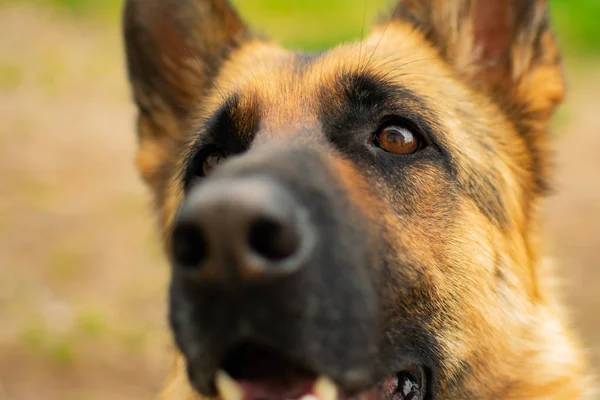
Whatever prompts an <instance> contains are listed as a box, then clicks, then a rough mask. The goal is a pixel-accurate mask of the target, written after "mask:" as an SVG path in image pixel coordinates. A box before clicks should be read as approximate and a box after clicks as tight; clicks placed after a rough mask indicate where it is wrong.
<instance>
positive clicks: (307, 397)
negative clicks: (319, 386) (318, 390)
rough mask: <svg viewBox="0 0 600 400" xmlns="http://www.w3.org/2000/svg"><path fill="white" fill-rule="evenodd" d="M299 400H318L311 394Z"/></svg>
mask: <svg viewBox="0 0 600 400" xmlns="http://www.w3.org/2000/svg"><path fill="white" fill-rule="evenodd" d="M300 400H319V399H318V398H317V397H315V396H314V395H312V394H307V395H304V396H302V397H300Z"/></svg>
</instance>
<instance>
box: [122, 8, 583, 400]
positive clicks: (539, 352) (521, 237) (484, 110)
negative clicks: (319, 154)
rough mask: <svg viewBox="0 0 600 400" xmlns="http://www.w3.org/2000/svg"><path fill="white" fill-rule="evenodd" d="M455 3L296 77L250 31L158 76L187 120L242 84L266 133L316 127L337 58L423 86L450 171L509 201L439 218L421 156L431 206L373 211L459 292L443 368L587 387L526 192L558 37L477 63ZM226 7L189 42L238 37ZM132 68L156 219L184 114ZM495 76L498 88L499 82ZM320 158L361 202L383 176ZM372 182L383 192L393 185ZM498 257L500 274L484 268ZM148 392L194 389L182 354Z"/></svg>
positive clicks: (287, 57) (369, 198)
mask: <svg viewBox="0 0 600 400" xmlns="http://www.w3.org/2000/svg"><path fill="white" fill-rule="evenodd" d="M216 3H218V4H221V2H216ZM459 3H461V2H459V1H445V0H437V1H435V0H432V1H427V2H419V1H405V2H404V5H403V6H402V7H404V8H403V9H402V10H404V14H403V15H401V16H398V18H397V19H396V20H394V21H393V22H391V23H390V24H383V25H380V26H378V27H376V28H375V29H374V31H373V33H372V35H371V36H370V37H368V38H367V39H365V40H364V41H363V42H362V43H359V44H350V45H345V46H341V47H338V48H335V49H333V50H331V51H330V52H328V53H326V54H325V55H323V56H322V57H321V58H319V59H318V60H316V61H315V63H314V64H312V65H310V66H309V67H307V68H308V69H307V71H306V72H305V74H304V75H303V76H302V79H301V80H299V79H296V77H295V76H294V75H293V74H292V73H291V71H290V70H291V68H290V66H291V65H292V63H293V60H294V57H295V55H294V54H293V53H290V52H287V51H285V50H283V49H281V48H279V47H277V46H275V45H273V44H270V43H266V42H263V41H258V40H253V39H248V40H246V41H244V42H243V43H242V44H241V46H239V47H237V48H236V49H235V50H233V51H232V53H231V54H230V55H229V56H228V58H227V60H223V63H222V65H221V66H220V68H219V70H218V74H216V75H215V77H214V86H212V87H209V86H207V84H206V82H199V81H198V80H197V79H196V77H197V76H199V75H200V76H201V75H202V72H199V71H196V70H195V69H197V68H198V65H194V63H193V61H192V60H191V59H189V57H187V56H185V57H183V56H182V55H181V54H165V55H163V57H167V58H169V59H170V61H168V62H167V61H166V62H165V63H166V65H187V69H186V71H189V74H187V75H186V74H180V75H174V76H173V77H172V78H167V79H171V80H172V81H174V83H175V84H176V86H177V87H181V88H188V89H189V90H190V92H189V93H186V92H185V91H183V90H182V91H179V92H177V93H178V94H177V98H178V100H179V101H181V102H182V103H183V106H185V107H190V108H194V109H195V110H198V112H194V113H193V115H191V116H190V117H191V119H192V120H194V119H195V120H202V119H203V118H206V117H207V116H209V115H211V114H212V113H213V112H214V110H216V109H217V108H218V106H219V105H220V104H221V102H222V101H223V98H225V97H227V96H228V94H231V93H233V92H234V91H235V92H238V93H243V101H246V102H249V103H250V102H252V103H256V104H259V105H260V114H261V118H262V120H261V129H262V132H263V133H264V134H265V135H266V136H265V137H273V138H275V137H276V136H277V135H284V134H293V133H294V132H295V131H296V130H297V128H298V127H306V126H317V114H316V113H317V110H316V109H315V107H316V104H317V103H318V97H319V96H320V95H322V93H323V91H324V89H323V88H325V92H326V93H328V94H329V96H330V101H331V102H335V101H336V98H338V97H339V95H340V94H339V92H338V91H339V88H337V87H335V86H330V85H331V82H335V77H336V76H338V75H339V74H340V72H341V71H343V72H346V73H349V72H351V71H372V72H373V73H380V74H384V75H385V76H386V79H388V80H389V81H391V82H394V83H397V84H398V85H400V86H402V87H405V88H408V89H410V90H411V91H413V92H415V93H419V94H420V95H422V96H423V97H424V98H425V99H426V101H427V103H428V104H430V105H433V107H435V108H434V110H433V111H434V112H435V113H436V115H438V116H439V117H440V118H441V123H440V127H439V129H440V130H442V131H443V132H444V136H445V137H447V138H451V139H448V143H447V144H448V145H449V146H452V147H453V148H454V149H456V150H457V151H459V152H460V154H461V157H460V159H459V160H458V161H457V162H458V168H459V175H460V176H461V177H462V178H464V179H465V180H466V179H468V171H469V170H473V169H475V170H477V171H483V173H489V174H494V175H495V176H496V178H497V187H498V190H499V191H500V194H499V196H501V197H502V199H503V201H504V208H505V209H506V210H508V212H509V213H510V215H509V216H508V218H507V220H506V226H505V227H504V229H500V228H499V227H498V226H495V225H494V224H491V223H490V221H489V220H488V219H487V218H486V217H485V216H484V215H482V213H481V212H480V211H479V210H478V208H477V206H476V204H474V202H473V201H472V200H471V199H469V198H466V197H465V198H462V199H461V202H460V207H459V209H458V210H456V217H455V218H456V222H455V223H453V224H452V225H451V226H449V227H446V228H444V229H443V230H442V229H441V228H440V227H439V226H436V225H435V222H436V221H437V220H438V219H439V218H440V215H439V213H440V211H439V210H438V204H437V199H438V197H436V196H438V194H437V193H438V191H439V193H441V189H440V188H439V180H438V175H437V174H438V171H437V170H435V169H434V168H429V169H428V168H423V169H421V170H415V171H414V177H413V179H414V180H416V181H418V182H419V187H420V190H422V191H423V193H422V194H421V195H420V196H419V197H420V198H422V199H425V200H424V201H423V202H422V203H421V204H420V205H419V207H420V208H421V210H420V211H421V212H422V214H423V215H428V216H429V218H422V219H419V220H416V221H415V220H410V221H408V222H407V221H405V220H400V219H399V218H398V217H397V216H395V215H387V214H385V213H382V214H383V215H380V216H374V215H373V216H371V218H379V219H380V220H381V223H382V224H384V225H385V226H386V228H387V234H388V235H390V237H392V238H396V239H395V240H396V241H397V242H398V243H399V246H402V248H408V249H410V251H411V252H413V253H414V254H415V257H420V259H423V260H425V261H424V263H425V264H426V265H428V268H427V269H425V270H423V271H419V272H418V273H415V276H414V279H415V280H416V279H421V280H424V281H426V282H427V285H428V287H431V288H432V290H433V291H434V292H435V294H434V296H435V297H436V298H440V299H447V298H450V297H452V298H460V299H461V303H460V304H453V305H452V307H453V310H451V311H450V312H454V314H453V317H454V318H455V320H456V326H458V327H459V329H456V328H453V327H448V326H444V325H442V324H440V327H439V332H438V340H439V341H440V343H441V344H442V345H443V347H444V349H445V350H446V352H447V354H449V357H448V358H447V360H445V366H444V367H445V371H444V373H445V374H446V375H448V376H452V375H453V374H454V373H455V372H456V371H457V370H458V368H459V367H460V365H458V361H459V360H465V359H467V360H469V361H470V365H471V368H472V369H471V371H470V373H469V377H468V381H467V382H466V383H465V386H466V387H468V388H469V389H470V390H471V391H472V392H473V393H479V394H481V398H482V399H483V398H485V399H503V400H508V399H514V400H522V399H553V400H571V399H579V398H581V399H583V398H590V399H591V396H592V394H591V390H590V389H589V382H588V381H587V378H586V373H587V371H586V364H585V362H584V357H583V354H582V351H581V350H580V347H579V345H578V343H577V341H576V339H574V337H573V335H572V334H571V333H570V331H569V329H568V328H567V327H568V324H567V323H566V321H565V318H564V315H563V313H562V311H561V310H560V308H559V304H560V302H559V301H558V300H557V298H558V295H557V293H555V289H554V288H553V287H551V286H550V285H549V284H547V282H548V281H549V280H551V279H549V278H551V277H552V272H551V271H548V269H547V268H544V267H543V259H542V255H543V252H542V250H541V248H540V242H541V239H540V235H541V234H540V232H539V221H538V214H539V212H538V202H539V199H540V198H541V196H542V192H543V190H542V189H541V188H540V185H541V183H540V182H541V181H545V180H546V179H547V176H548V164H549V163H548V161H547V158H548V155H547V147H548V145H547V136H548V132H547V131H548V129H549V118H550V116H551V114H552V111H553V109H554V108H555V106H556V105H557V104H558V103H559V102H560V101H561V100H562V97H563V95H564V82H563V79H562V73H561V67H560V63H559V60H560V59H559V53H558V49H557V47H556V44H555V42H554V39H553V38H552V35H551V33H550V32H543V33H542V35H541V39H540V44H539V48H538V49H534V48H533V47H532V44H531V43H532V41H533V40H534V39H532V38H531V37H529V36H528V34H529V33H527V32H525V33H523V34H522V35H521V36H517V37H516V38H514V41H513V42H511V43H512V44H511V46H510V49H509V52H510V54H512V55H511V56H510V57H509V59H507V60H510V61H507V60H495V62H496V61H497V63H496V64H494V65H493V68H491V69H487V67H485V66H484V65H483V64H482V63H481V62H480V58H482V57H483V58H485V54H484V53H485V52H491V53H490V54H495V53H494V49H481V48H479V47H478V42H477V41H476V40H475V39H474V37H476V36H477V35H476V34H475V33H476V32H478V31H477V30H478V29H479V28H478V27H477V26H474V25H470V24H468V23H465V21H470V20H471V19H470V18H467V19H466V20H465V19H464V17H459V15H460V12H459V11H460V9H459V7H457V6H456V5H457V4H459ZM473 12H475V11H473ZM224 13H225V14H227V12H224ZM407 14H410V18H409V17H406V15H407ZM231 18H233V17H231V16H229V17H227V18H225V20H226V21H228V22H226V24H227V27H228V28H230V30H225V31H223V30H219V29H217V30H216V32H222V33H221V34H222V35H223V37H215V38H209V39H208V41H207V39H205V38H202V37H199V38H198V39H196V41H197V42H199V43H203V42H206V41H207V43H208V45H211V43H213V41H218V40H225V39H227V38H230V39H231V40H233V39H234V38H235V40H238V39H237V38H238V37H240V35H241V33H240V32H241V28H240V27H239V26H238V24H237V23H236V22H232V21H234V20H232V19H231ZM535 18H537V16H534V20H535ZM415 21H418V24H419V25H415V24H416V22H415ZM417 26H418V27H417ZM423 26H426V27H428V28H426V29H423ZM193 37H195V36H192V38H193ZM224 37H225V39H224ZM165 40H167V39H165ZM227 40H229V39H227ZM497 40H500V41H502V40H508V39H502V38H499V39H497ZM191 43H193V41H192V42H191ZM208 45H206V44H205V45H204V46H208ZM190 46H193V45H192V44H190ZM169 47H170V48H172V49H174V50H173V51H178V52H182V51H183V50H181V49H178V48H177V47H176V46H175V47H173V46H172V45H170V46H169ZM188 50H190V51H192V52H193V51H194V50H195V49H194V48H193V47H191V48H190V49H188ZM482 52H483V53H482ZM482 54H483V55H482ZM486 54H487V53H486ZM185 59H187V60H188V61H187V62H183V61H181V60H185ZM174 60H179V61H177V62H175V61H174ZM505 62H506V64H505ZM182 63H183V64H182ZM505 65H508V66H505ZM168 70H169V71H170V73H171V74H179V72H176V71H175V69H174V68H170V67H169V69H168ZM133 80H134V88H137V92H136V93H137V98H138V102H142V103H143V102H144V101H145V102H146V107H149V108H151V109H153V112H152V113H150V114H147V113H146V114H142V115H141V116H140V123H139V130H140V140H141V141H140V147H139V150H138V156H137V163H138V167H139V169H140V171H141V173H142V176H143V177H144V179H145V180H146V181H147V182H148V184H149V185H150V187H151V188H152V189H153V192H154V194H155V197H156V198H157V199H158V200H157V206H158V213H159V215H160V216H161V221H162V223H161V225H162V228H163V230H164V231H165V232H168V230H169V229H170V223H171V221H172V219H173V217H174V213H175V210H176V207H177V205H178V204H179V203H180V202H181V198H182V194H181V189H180V188H179V185H178V183H177V181H176V179H177V172H178V171H179V170H180V168H181V165H179V160H177V159H174V157H177V154H180V151H181V149H182V148H184V147H185V145H186V143H187V141H188V139H187V138H186V137H185V135H183V133H182V132H184V131H185V130H186V129H185V127H187V126H188V125H189V124H190V122H189V120H184V119H180V117H178V116H177V115H176V112H175V111H173V110H174V108H173V107H172V106H170V105H168V104H167V103H166V102H165V100H164V98H163V97H161V96H160V95H159V94H156V93H147V90H146V89H144V88H143V87H142V86H139V85H137V84H136V79H135V77H134V79H133ZM499 83H500V84H501V85H505V86H507V87H510V89H509V90H505V91H499V89H498V86H497V85H498V84H499ZM194 88H196V89H194ZM194 90H196V91H195V92H194ZM455 101H461V102H462V104H461V107H460V108H461V110H465V113H467V114H468V115H469V116H470V118H469V119H465V117H464V115H458V114H457V108H456V107H454V103H453V102H455ZM473 131H480V132H482V134H481V137H482V139H481V140H482V141H484V142H485V143H486V145H487V146H491V147H493V148H494V149H496V154H497V157H496V159H494V160H490V159H488V158H487V157H482V154H485V153H484V152H482V151H481V148H480V147H479V146H481V144H480V143H475V142H473V141H472V140H471V137H470V136H469V135H467V134H466V132H473ZM331 158H332V160H331V165H332V168H333V169H334V170H336V171H337V173H338V175H339V176H340V180H341V181H342V182H344V184H345V185H346V187H347V188H348V189H349V190H348V191H349V192H350V193H351V194H352V198H353V199H354V200H355V203H356V206H357V207H358V208H359V209H362V210H363V211H364V212H365V213H367V214H369V213H371V214H373V213H372V212H371V211H370V210H372V207H373V204H377V199H378V198H381V196H382V192H385V191H386V190H388V189H386V188H380V187H372V186H371V185H369V184H368V183H366V181H365V177H364V174H363V173H362V172H361V171H358V170H357V169H356V167H355V166H354V165H352V164H350V163H348V162H346V161H344V160H343V159H342V158H340V156H336V155H332V156H331ZM378 190H380V192H377V191H378ZM383 195H384V196H388V197H389V198H393V196H394V193H384V194H383ZM378 196H379V197H378ZM427 199H431V201H427ZM407 223H410V226H407V225H406V224H407ZM406 229H410V230H411V232H412V236H411V237H412V238H411V239H407V238H406V237H403V235H402V232H403V231H405V230H406ZM440 238H442V240H440ZM440 259H442V260H452V261H453V264H454V265H458V267H457V269H456V270H454V271H452V274H449V273H447V271H445V270H443V266H442V264H441V262H440V261H439V260H440ZM498 261H499V265H500V269H499V270H500V272H501V274H502V279H500V280H499V279H497V277H496V276H495V264H496V263H498ZM475 289H476V290H475ZM457 292H458V293H460V296H458V297H457V296H456V293H457ZM586 396H587V397H586ZM160 398H161V399H163V400H187V399H190V400H191V399H197V398H199V397H198V396H196V395H194V392H193V390H192V389H191V388H190V386H189V383H188V381H187V377H186V372H185V363H184V361H183V359H182V358H181V357H180V356H177V359H176V361H175V363H174V366H173V370H172V372H171V374H170V377H169V380H168V382H167V384H166V386H165V389H164V391H163V393H162V394H161V396H160Z"/></svg>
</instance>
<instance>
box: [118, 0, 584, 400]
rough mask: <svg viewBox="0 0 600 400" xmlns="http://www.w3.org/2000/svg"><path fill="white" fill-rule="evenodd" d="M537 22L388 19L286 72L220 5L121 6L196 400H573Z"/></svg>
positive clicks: (508, 6)
mask: <svg viewBox="0 0 600 400" xmlns="http://www.w3.org/2000/svg"><path fill="white" fill-rule="evenodd" d="M545 3H546V2H545V1H540V0H536V1H530V2H520V1H509V0H488V1H468V0H421V1H417V0H414V1H413V0H404V1H401V2H400V3H399V4H398V6H397V7H396V9H395V11H394V13H393V16H392V18H391V19H390V20H389V21H386V22H384V23H383V24H380V25H376V26H375V27H374V29H373V32H372V34H371V35H370V36H368V37H367V38H366V39H365V40H363V41H361V42H359V43H355V44H349V45H343V46H340V47H336V48H334V49H332V50H330V51H328V52H324V53H321V54H303V53H299V52H291V51H287V50H284V49H282V48H280V47H278V46H277V45H275V44H273V43H271V42H269V41H266V40H263V39H261V38H258V37H256V36H254V35H253V34H252V33H251V32H250V31H249V30H248V29H247V28H246V26H245V25H244V23H243V22H242V21H241V20H240V18H239V17H238V15H237V14H236V13H235V11H234V10H233V9H232V8H231V7H230V5H229V4H228V2H226V1H224V0H180V1H171V2H164V1H159V0H129V1H128V2H127V6H126V14H125V35H126V42H127V56H128V62H129V72H130V78H131V82H132V86H133V90H134V95H135V100H136V103H137V105H138V108H139V126H138V128H139V151H138V155H137V163H138V167H139V169H140V171H141V173H142V175H143V177H144V179H145V181H146V182H147V183H148V184H149V186H150V187H151V189H152V191H153V195H154V198H155V202H156V208H157V213H158V215H159V218H160V225H161V228H162V230H163V232H164V233H165V248H166V251H167V254H168V255H169V257H170V260H171V263H172V280H171V286H170V320H171V324H172V328H173V333H174V336H175V339H176V342H177V344H178V346H179V348H180V350H181V352H182V354H183V356H184V357H185V360H186V365H187V370H188V374H189V381H190V382H191V384H192V386H193V387H194V388H195V390H196V391H197V392H198V393H200V394H203V395H207V396H212V395H215V394H217V392H218V391H220V392H221V393H220V394H221V395H222V396H224V397H228V398H234V397H235V398H240V397H243V398H244V399H273V400H275V399H283V398H298V397H302V396H304V395H307V394H316V395H317V396H318V397H320V398H321V400H331V399H332V398H334V397H335V393H336V392H338V395H339V396H341V397H344V396H358V397H359V398H377V399H379V398H381V399H390V400H391V399H400V400H402V399H413V400H415V399H425V398H428V399H430V398H441V399H451V398H452V399H454V398H470V399H471V398H497V397H502V398H527V396H534V395H536V394H539V393H541V392H539V390H540V388H541V387H544V388H546V389H547V388H548V387H552V388H554V389H553V390H554V393H562V394H563V395H565V396H567V397H568V396H570V395H577V393H578V390H579V388H578V386H577V384H574V383H572V382H573V381H574V380H575V376H576V375H577V374H578V370H577V368H576V365H577V360H576V358H577V357H576V354H575V351H574V350H572V346H571V344H570V343H569V342H568V339H566V337H567V335H566V334H565V333H564V332H563V331H562V329H563V328H562V326H561V325H560V323H559V322H557V321H558V320H557V318H556V317H555V316H554V315H552V313H553V311H552V310H551V307H550V306H549V300H548V298H547V297H548V294H547V293H546V289H545V287H544V286H543V285H542V282H541V279H540V278H539V275H540V274H541V268H540V265H539V264H540V257H539V255H538V245H537V223H538V221H537V215H536V205H537V200H538V199H539V198H540V197H541V196H542V195H543V194H544V193H545V192H546V190H547V187H548V183H547V182H548V175H549V171H548V169H549V168H548V165H549V162H548V151H547V149H546V147H547V139H548V137H547V136H548V132H547V130H548V121H549V118H550V116H551V114H552V112H553V110H554V108H555V106H556V105H557V104H558V103H559V102H560V101H561V99H562V97H563V91H564V85H563V79H562V74H561V67H560V57H559V53H558V50H557V47H556V43H555V40H554V38H553V36H552V34H551V32H550V30H549V27H548V10H547V6H546V4H545ZM540 331H545V332H546V333H544V334H542V333H541V332H540ZM551 347H552V348H554V349H556V348H560V349H562V350H561V351H562V353H561V356H560V357H553V356H549V355H548V351H549V350H550V348H551ZM549 367H550V368H549ZM542 370H543V372H542ZM534 371H535V373H534ZM532 375H535V376H532ZM511 396H512V397H511ZM567 397H565V398H567ZM325 398H327V399H325ZM569 398H570V397H569Z"/></svg>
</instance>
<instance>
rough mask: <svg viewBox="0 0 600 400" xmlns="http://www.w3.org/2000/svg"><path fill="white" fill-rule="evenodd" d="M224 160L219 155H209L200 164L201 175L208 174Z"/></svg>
mask: <svg viewBox="0 0 600 400" xmlns="http://www.w3.org/2000/svg"><path fill="white" fill-rule="evenodd" d="M224 160H225V157H224V156H223V155H222V154H220V153H211V154H209V155H208V156H207V157H206V158H205V159H204V162H203V163H202V173H203V174H204V176H206V175H208V174H210V173H211V172H212V170H213V169H215V168H216V167H217V166H218V165H219V164H221V163H222V162H223V161H224Z"/></svg>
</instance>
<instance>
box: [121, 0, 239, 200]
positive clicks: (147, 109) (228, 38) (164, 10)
mask: <svg viewBox="0 0 600 400" xmlns="http://www.w3.org/2000/svg"><path fill="white" fill-rule="evenodd" d="M124 35H125V44H126V55H127V66H128V71H129V78H130V81H131V84H132V87H133V94H134V97H135V101H136V104H137V106H138V110H139V119H138V134H139V150H138V155H137V163H138V168H139V169H140V171H141V173H142V176H143V177H144V179H145V180H146V181H147V182H148V183H149V184H150V185H151V186H152V187H153V188H154V189H155V193H157V192H158V188H157V187H156V186H157V185H159V184H160V182H161V181H162V180H164V179H162V176H161V170H163V169H164V164H165V162H166V161H165V159H166V157H167V155H168V154H169V152H170V150H171V149H172V147H173V146H176V145H177V143H178V142H180V141H181V139H182V134H183V132H186V131H187V130H188V129H189V128H190V127H189V126H188V125H189V123H190V112H191V110H193V109H197V108H198V107H199V106H200V104H201V101H202V97H203V95H204V94H205V93H206V92H207V91H208V90H209V89H211V87H212V82H213V79H214V78H215V76H216V75H217V74H218V72H219V69H220V67H221V65H222V64H223V63H224V61H225V60H226V59H227V57H228V56H229V54H230V53H231V52H232V51H234V50H235V49H236V48H237V47H239V46H240V45H241V44H242V43H243V42H244V41H245V40H248V39H249V37H250V35H249V32H248V29H247V28H246V26H245V25H244V23H243V22H242V21H241V20H240V18H239V17H238V15H237V14H236V12H235V11H234V10H233V9H232V8H231V6H230V5H229V2H228V1H226V0H127V2H126V4H125V13H124Z"/></svg>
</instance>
